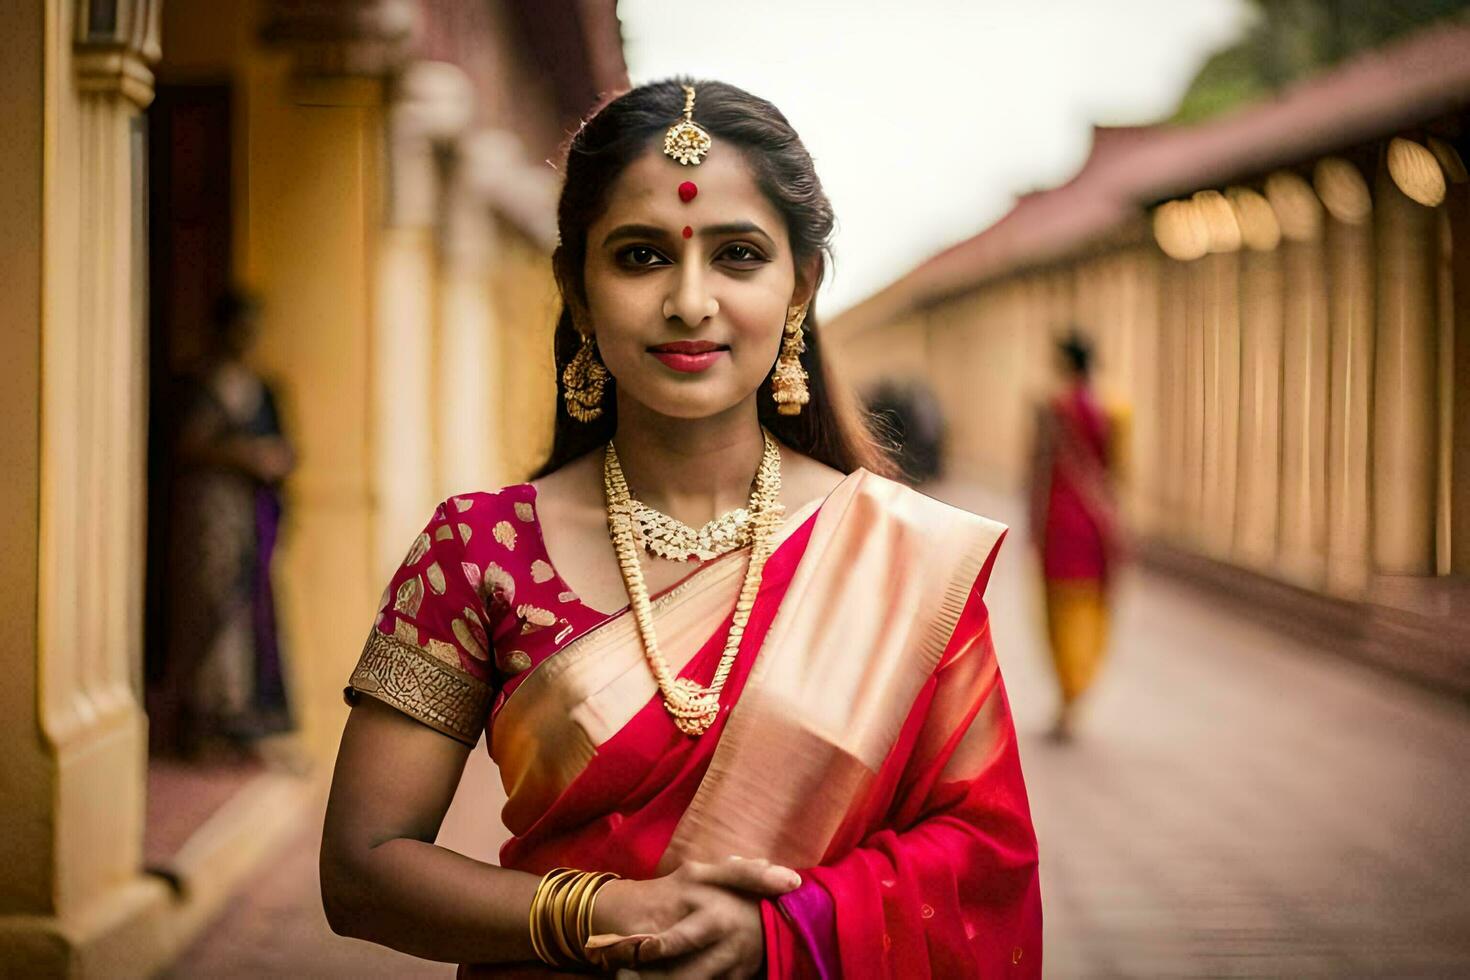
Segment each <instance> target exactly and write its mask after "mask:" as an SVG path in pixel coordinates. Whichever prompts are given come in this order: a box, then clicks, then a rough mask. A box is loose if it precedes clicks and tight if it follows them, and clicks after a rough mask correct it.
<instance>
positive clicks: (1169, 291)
mask: <svg viewBox="0 0 1470 980" xmlns="http://www.w3.org/2000/svg"><path fill="white" fill-rule="evenodd" d="M1159 265H1160V269H1159V342H1158V350H1159V357H1158V363H1157V364H1156V365H1155V371H1156V374H1157V378H1158V380H1157V386H1158V407H1159V453H1158V458H1159V477H1160V479H1159V483H1158V502H1159V511H1158V512H1159V522H1158V525H1159V529H1160V530H1161V531H1163V532H1164V534H1165V535H1166V536H1167V537H1169V538H1172V539H1174V540H1176V541H1177V540H1179V539H1181V538H1182V536H1183V534H1184V531H1185V522H1184V520H1183V516H1182V512H1183V504H1184V493H1185V482H1184V404H1185V397H1184V391H1185V385H1184V380H1185V379H1184V374H1185V369H1184V365H1185V358H1186V353H1185V343H1184V337H1185V326H1184V320H1185V279H1186V277H1187V276H1188V274H1189V269H1188V267H1187V266H1185V265H1183V264H1182V263H1180V262H1176V261H1174V260H1173V259H1169V258H1162V259H1160V260H1159Z"/></svg>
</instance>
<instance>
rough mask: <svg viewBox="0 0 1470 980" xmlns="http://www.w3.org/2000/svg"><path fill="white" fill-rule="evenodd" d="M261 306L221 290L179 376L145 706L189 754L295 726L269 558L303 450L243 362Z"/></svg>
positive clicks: (159, 729)
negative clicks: (164, 593)
mask: <svg viewBox="0 0 1470 980" xmlns="http://www.w3.org/2000/svg"><path fill="white" fill-rule="evenodd" d="M258 312H259V309H258V304H257V303H256V301H255V299H254V298H253V297H251V296H249V295H246V294H244V293H241V292H236V291H230V292H227V293H225V294H224V295H222V296H221V297H220V298H219V299H218V300H217V301H216V303H215V306H214V316H213V323H212V332H211V334H210V337H209V342H208V345H207V348H206V351H205V356H204V361H203V363H202V364H201V365H200V367H199V369H198V370H197V371H195V372H194V373H193V374H191V375H190V376H189V377H188V378H187V379H186V380H185V381H184V383H183V384H182V386H181V387H182V393H181V397H180V399H179V402H180V410H179V414H178V418H177V422H176V424H177V427H178V428H177V438H176V439H175V443H174V445H175V453H176V455H175V465H176V467H177V473H178V476H177V478H176V482H175V484H174V486H173V488H172V497H173V501H174V502H173V506H172V508H171V511H172V518H173V520H172V526H171V528H170V536H169V540H170V556H169V578H170V589H169V610H170V624H171V628H170V633H169V647H168V654H167V657H166V659H165V663H164V671H163V688H162V689H161V690H158V689H155V691H153V692H152V702H153V708H152V709H150V711H149V716H150V719H151V720H152V721H153V722H154V725H155V727H156V731H155V733H154V738H155V741H156V742H157V743H160V744H159V747H160V748H164V749H175V750H182V751H183V753H184V754H186V755H195V754H198V753H200V752H204V751H206V750H207V749H209V748H210V747H220V744H219V743H224V744H225V746H227V747H229V748H231V749H232V750H234V751H243V752H246V753H254V752H256V751H258V748H259V745H258V742H259V740H260V739H261V738H263V737H265V736H268V735H274V734H279V733H281V732H284V731H287V730H289V729H290V728H291V718H290V711H289V705H288V703H287V698H286V686H285V679H284V672H283V665H282V661H281V650H280V644H279V634H278V632H277V629H276V613H275V600H274V595H275V593H274V589H273V588H272V587H271V561H272V558H273V554H274V551H275V542H276V535H277V532H278V530H279V528H280V522H281V511H282V506H281V483H282V481H283V480H284V479H285V478H286V477H287V476H288V475H289V474H290V472H291V469H292V467H293V465H294V461H295V457H294V454H293V452H292V450H291V446H290V444H289V443H288V442H287V441H286V439H285V437H284V435H283V434H282V432H281V422H280V413H279V412H278V411H277V408H276V398H275V394H274V393H273V392H272V390H271V387H270V385H268V384H266V382H264V381H263V380H261V378H260V377H259V375H257V374H256V373H255V372H254V371H253V370H252V369H251V368H250V367H249V366H248V365H247V364H246V363H245V355H246V354H247V353H248V352H249V350H250V348H251V346H252V345H253V343H254V340H255V334H256V321H257V317H258ZM154 709H156V710H154Z"/></svg>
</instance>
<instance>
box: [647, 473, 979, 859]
mask: <svg viewBox="0 0 1470 980" xmlns="http://www.w3.org/2000/svg"><path fill="white" fill-rule="evenodd" d="M859 472H860V473H861V474H862V475H861V476H860V477H859V478H858V479H856V480H854V481H853V482H852V483H851V484H849V485H847V486H845V487H844V488H843V489H844V492H843V493H841V494H834V496H833V498H832V499H831V500H829V501H828V504H827V505H826V506H825V507H823V510H822V513H821V515H820V516H819V518H818V524H817V527H816V529H815V530H814V532H813V537H812V540H811V542H810V543H809V544H808V551H807V554H806V556H805V557H804V560H803V562H802V566H801V568H799V569H798V571H797V574H796V577H795V578H793V580H792V582H791V585H790V591H789V592H788V594H787V596H786V597H785V599H784V600H783V603H782V607H781V609H780V610H779V611H778V613H777V615H776V620H775V621H774V622H773V623H772V626H771V630H770V635H769V637H768V638H767V644H766V649H765V650H764V651H763V654H762V656H761V657H759V658H758V659H757V660H756V662H755V664H754V666H753V668H752V671H751V674H750V676H749V677H748V678H747V680H746V683H745V687H744V690H743V691H742V693H741V696H740V699H739V701H738V703H737V704H736V705H735V706H734V708H733V710H732V711H731V714H730V717H729V719H728V721H727V722H726V727H725V730H724V732H723V733H722V734H721V736H720V742H719V745H718V746H716V748H715V751H714V754H713V756H712V758H711V760H710V763H709V767H708V769H707V770H706V773H705V776H704V778H703V780H702V781H701V783H700V786H699V788H698V789H697V790H696V791H695V795H694V798H693V799H692V800H691V801H690V804H689V806H688V807H687V809H686V810H685V812H684V815H683V817H682V818H681V819H680V821H679V825H678V826H677V827H676V829H675V832H674V835H673V838H672V839H671V841H670V845H669V849H668V850H667V851H666V852H665V854H664V857H663V859H662V861H661V862H660V868H661V869H663V870H668V869H670V868H671V867H673V866H674V865H677V863H678V862H679V861H681V860H686V859H689V858H700V859H709V858H711V857H712V856H716V855H722V854H731V853H735V854H746V855H749V856H755V857H765V858H767V859H769V860H772V861H777V862H779V863H783V864H788V865H790V866H792V867H805V866H808V865H812V864H817V863H820V861H821V860H822V858H823V856H824V855H825V854H827V853H828V850H829V847H830V846H831V845H832V844H833V842H834V840H835V838H836V835H837V834H838V833H839V829H840V828H841V827H842V826H843V825H844V823H845V821H847V820H848V819H850V818H851V817H852V816H853V813H852V808H853V807H854V806H855V805H857V804H858V803H859V802H860V801H861V800H862V799H864V798H865V796H866V794H867V792H868V791H869V789H870V788H871V785H872V780H873V779H874V778H875V777H876V775H877V773H878V771H879V770H880V769H881V767H882V764H883V760H884V759H885V758H886V757H887V755H888V753H889V752H890V751H891V749H892V744H893V740H894V739H895V738H896V737H897V736H898V734H899V732H900V730H901V729H902V726H903V723H904V720H905V719H906V718H907V717H908V715H909V712H910V710H911V708H912V706H913V697H914V696H915V695H916V694H917V693H918V691H919V689H920V688H922V686H923V684H924V683H925V682H926V681H927V680H928V679H929V678H930V677H932V676H933V674H934V671H935V670H937V669H938V668H939V666H940V664H941V663H942V661H943V658H944V654H945V651H946V650H947V649H948V647H949V645H950V643H951V642H952V641H953V639H954V632H955V629H956V627H957V626H958V624H959V620H960V617H961V615H962V614H963V612H964V609H965V607H966V605H967V604H968V603H969V601H970V596H971V594H972V592H973V591H975V590H976V587H977V586H979V585H981V584H983V583H979V582H978V579H979V577H980V576H981V575H982V574H983V573H984V571H985V569H986V567H987V565H988V564H989V562H990V560H991V558H992V556H993V555H994V553H995V551H996V546H997V545H998V544H999V542H1000V540H1001V539H1002V538H1003V537H1004V535H1005V531H1006V528H1005V526H1004V525H1002V524H999V523H997V522H994V521H990V520H987V519H986V518H983V517H979V516H978V515H974V514H969V513H966V512H964V511H962V510H960V509H958V508H954V507H951V506H950V505H948V504H944V503H942V502H940V501H936V500H934V499H933V498H930V497H927V496H925V495H923V494H921V493H919V492H917V491H914V490H911V489H909V488H907V487H903V486H902V485H900V484H896V483H894V482H893V481H890V480H886V479H884V478H882V477H878V476H875V475H873V474H868V473H865V472H862V471H859ZM855 547H857V548H861V549H862V551H863V552H867V553H868V556H869V557H871V558H872V559H873V560H876V561H881V562H885V563H886V564H885V566H884V567H883V568H882V569H881V570H880V571H879V574H884V575H898V576H901V577H902V578H903V579H904V584H905V585H906V586H907V587H908V589H907V591H909V592H910V593H911V594H914V595H922V593H923V592H924V591H926V586H925V583H932V584H928V585H927V592H928V594H929V596H931V598H930V600H929V601H928V602H923V601H919V602H918V603H916V604H915V605H913V606H912V607H910V608H908V609H907V611H906V614H905V615H902V616H898V617H894V616H893V615H892V613H891V612H890V611H888V610H887V609H886V608H875V609H874V610H873V611H872V614H871V618H873V626H874V630H875V632H874V634H873V636H872V639H873V645H872V647H871V649H869V650H867V651H866V652H865V651H864V650H862V649H860V648H858V647H852V646H850V644H849V641H850V640H851V639H852V635H851V634H853V632H854V631H855V630H856V631H859V632H862V631H863V630H864V629H865V627H864V626H863V625H862V624H861V623H856V622H851V621H846V620H844V621H843V622H842V623H841V624H840V626H839V625H838V624H834V623H827V622H826V620H827V618H828V617H830V616H831V615H833V613H832V612H831V610H832V609H835V608H837V607H838V605H840V603H837V602H836V600H837V599H838V598H839V597H845V601H846V602H847V603H848V604H849V605H850V604H851V602H852V601H853V597H852V593H851V590H853V589H861V588H862V585H861V583H859V582H857V581H855V580H854V579H853V578H852V577H851V576H850V575H848V574H847V570H848V565H847V564H845V563H846V562H848V561H849V560H850V559H852V558H853V557H855V556H858V557H861V555H860V554H858V553H855V552H854V551H853V549H854V548H855ZM854 574H860V573H859V572H856V571H854ZM834 590H835V591H834ZM828 591H831V594H830V595H826V594H825V593H826V592H828ZM859 619H860V620H861V619H863V615H860V616H859ZM828 626H835V627H837V628H836V629H835V631H829V630H827V627H828ZM905 637H906V638H907V639H905ZM834 668H835V669H837V670H839V672H840V673H841V674H842V675H843V676H834V675H833V673H832V669H834ZM839 689H840V690H842V691H843V695H844V696H843V698H842V699H839V700H840V703H836V702H832V695H831V692H832V691H833V690H839ZM850 694H855V695H856V697H853V698H851V700H850V701H849V699H848V698H849V695H850ZM813 709H820V711H814V710H813Z"/></svg>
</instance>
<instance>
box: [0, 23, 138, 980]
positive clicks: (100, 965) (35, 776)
mask: <svg viewBox="0 0 1470 980" xmlns="http://www.w3.org/2000/svg"><path fill="white" fill-rule="evenodd" d="M159 13H160V8H159V5H158V3H157V2H149V0H118V2H116V3H109V4H101V3H95V4H94V3H88V2H86V0H81V2H77V3H71V2H63V0H50V2H47V3H39V4H29V5H21V6H18V7H16V8H15V9H14V10H11V11H9V12H8V13H7V18H6V28H7V30H6V32H5V39H4V40H3V41H0V80H3V84H4V89H5V91H6V94H7V103H8V104H9V105H10V106H12V108H13V110H14V111H13V113H12V114H11V115H9V116H7V130H8V132H7V139H6V141H5V146H4V149H0V160H3V162H0V171H3V172H4V173H5V174H6V179H5V180H4V181H3V182H0V188H3V189H0V194H3V195H4V200H3V202H0V203H3V206H0V229H3V230H0V234H3V235H4V237H5V238H6V239H7V241H6V246H7V247H6V248H5V249H3V250H0V254H3V256H4V258H3V259H0V288H3V289H4V293H5V297H6V302H5V304H4V306H3V308H0V309H3V312H0V321H3V322H0V338H3V339H0V351H3V352H4V354H5V355H6V359H7V363H9V364H11V365H12V368H13V370H12V371H11V373H10V375H9V381H8V383H7V384H6V385H5V386H4V391H5V394H4V399H5V403H6V408H5V416H4V417H5V418H6V420H7V422H6V426H5V427H4V428H5V436H4V439H3V441H0V453H3V462H4V464H5V471H6V474H7V480H6V481H5V484H4V487H3V488H0V500H3V501H4V506H3V507H0V512H3V513H4V514H5V515H6V516H5V519H4V524H3V531H0V534H3V540H4V543H5V545H6V554H7V557H8V559H9V560H8V561H7V568H6V570H5V571H4V572H3V573H0V574H3V575H5V576H6V587H5V588H4V589H3V590H0V592H3V594H4V596H5V599H4V600H3V601H4V602H5V604H6V622H7V623H9V624H10V632H9V634H8V636H9V637H10V644H11V647H10V649H9V650H7V654H8V658H7V659H8V662H9V663H10V665H11V670H10V671H9V673H8V675H7V683H6V685H5V689H4V690H5V693H4V694H3V695H0V709H3V710H0V718H3V721H0V735H3V738H4V743H5V755H6V764H5V765H4V766H3V767H0V797H3V799H4V801H5V803H4V806H3V807H0V813H3V816H0V830H3V832H0V865H3V867H4V868H5V873H4V874H0V963H4V964H5V967H6V968H7V970H15V971H16V973H17V975H30V976H63V975H70V976H91V975H95V976H104V975H113V976H117V975H120V976H139V975H146V974H147V973H149V972H151V971H152V970H153V969H155V968H156V967H157V966H158V965H159V962H160V959H161V957H162V956H163V955H164V949H165V937H164V933H163V918H162V917H163V911H164V909H165V907H166V903H167V892H166V889H165V888H164V887H163V885H162V883H161V882H159V881H158V880H157V879H153V878H150V877H147V876H145V875H144V874H143V873H142V868H141V864H142V837H143V814H144V803H145V799H144V791H145V765H146V752H147V736H146V731H147V722H146V718H145V716H144V714H143V711H142V708H141V705H140V692H139V690H138V677H139V673H140V666H139V665H140V663H141V659H142V650H141V647H142V594H141V582H142V577H143V534H142V523H143V513H144V442H145V432H146V427H145V424H144V413H145V382H146V370H145V365H146V360H145V357H144V351H145V344H146V328H145V324H144V309H145V297H144V293H143V289H144V283H145V282H146V276H145V274H144V269H145V262H146V259H145V255H144V250H145V248H146V242H145V240H144V234H143V229H144V222H143V218H144V209H145V207H146V205H145V201H146V174H145V173H144V171H143V162H144V160H146V154H145V153H144V144H143V139H144V130H143V127H142V124H141V119H140V114H141V112H142V110H143V108H144V107H146V106H147V104H148V103H149V102H150V101H151V99H152V95H153V77H152V74H151V71H150V69H149V65H150V64H152V63H153V62H154V61H156V60H157V58H158V54H159V48H158V25H159Z"/></svg>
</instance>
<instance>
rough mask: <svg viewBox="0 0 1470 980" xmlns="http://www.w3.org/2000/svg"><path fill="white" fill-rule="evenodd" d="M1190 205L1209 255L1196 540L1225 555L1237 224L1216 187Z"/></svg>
mask: <svg viewBox="0 0 1470 980" xmlns="http://www.w3.org/2000/svg"><path fill="white" fill-rule="evenodd" d="M1194 203H1195V206H1196V207H1198V208H1199V209H1200V211H1201V214H1202V216H1203V217H1204V218H1205V222H1206V225H1207V227H1208V232H1209V250H1210V254H1209V255H1206V256H1205V257H1204V258H1203V259H1201V260H1200V262H1199V265H1200V267H1201V268H1200V273H1201V276H1202V278H1203V280H1204V297H1205V298H1204V303H1203V310H1202V313H1203V319H1204V324H1203V326H1204V330H1203V336H1202V342H1203V343H1202V347H1203V355H1204V356H1203V373H1204V392H1203V396H1204V397H1203V401H1204V439H1203V443H1202V447H1201V448H1202V452H1201V456H1202V458H1203V479H1202V482H1201V488H1202V489H1201V497H1200V521H1201V527H1200V543H1201V545H1202V546H1203V547H1204V548H1205V550H1206V551H1207V552H1208V553H1209V554H1210V555H1212V556H1214V557H1217V558H1228V557H1229V555H1230V552H1231V546H1232V538H1233V535H1234V525H1235V488H1236V470H1237V459H1236V454H1237V452H1238V446H1239V434H1240V428H1239V426H1240V255H1239V251H1240V244H1241V242H1240V239H1241V235H1240V225H1239V223H1238V222H1237V221H1236V218H1235V212H1234V210H1233V209H1232V208H1231V206H1230V204H1229V202H1228V201H1227V200H1226V199H1225V196H1224V195H1223V194H1221V193H1220V192H1219V191H1201V192H1200V193H1198V194H1196V195H1195V196H1194Z"/></svg>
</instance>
